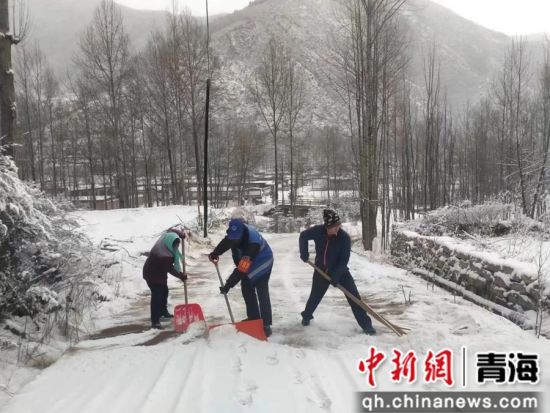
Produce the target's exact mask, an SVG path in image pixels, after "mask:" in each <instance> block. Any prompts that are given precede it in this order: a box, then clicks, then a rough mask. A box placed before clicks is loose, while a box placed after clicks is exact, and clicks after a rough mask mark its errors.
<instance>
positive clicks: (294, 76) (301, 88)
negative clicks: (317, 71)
mask: <svg viewBox="0 0 550 413" xmlns="http://www.w3.org/2000/svg"><path fill="white" fill-rule="evenodd" d="M288 57H289V58H288V79H287V105H286V110H287V115H286V121H287V127H288V138H289V149H290V207H291V209H292V214H293V215H294V216H296V209H295V204H296V186H297V185H296V179H295V178H296V173H295V146H296V145H295V136H294V131H295V128H296V124H297V122H298V120H299V118H300V116H301V114H302V110H303V108H304V103H305V102H304V99H305V82H304V77H303V74H302V70H303V69H302V67H301V66H300V65H298V63H297V62H296V60H295V58H294V57H293V55H292V54H291V53H289V56H288Z"/></svg>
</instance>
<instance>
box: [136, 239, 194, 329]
mask: <svg viewBox="0 0 550 413" xmlns="http://www.w3.org/2000/svg"><path fill="white" fill-rule="evenodd" d="M180 237H185V236H184V235H180V234H177V233H175V232H171V231H168V232H166V233H165V234H163V235H162V236H161V237H160V238H159V239H158V240H157V242H155V245H154V246H153V248H151V251H150V253H149V256H148V257H147V259H146V260H145V263H144V264H143V278H144V279H145V281H147V286H148V287H149V289H150V290H151V326H152V327H153V328H157V329H160V328H162V326H161V324H160V319H161V317H165V318H171V317H172V314H170V313H169V312H168V307H167V305H168V273H170V274H172V275H173V276H174V277H176V278H179V279H180V280H182V281H185V280H186V279H187V274H185V273H184V272H182V267H181V258H182V256H181V253H180V252H179V246H180V243H181V239H180Z"/></svg>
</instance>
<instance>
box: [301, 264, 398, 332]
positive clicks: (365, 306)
mask: <svg viewBox="0 0 550 413" xmlns="http://www.w3.org/2000/svg"><path fill="white" fill-rule="evenodd" d="M307 263H308V264H309V265H311V266H312V267H313V268H314V269H315V271H317V273H319V274H321V276H322V277H323V278H325V279H326V280H327V281H329V282H330V280H331V277H330V275H329V274H327V273H326V272H325V271H323V270H322V269H320V268H319V267H317V266H316V265H315V264H314V263H312V262H311V261H309V260H308V261H307ZM336 287H337V288H339V289H340V291H342V292H343V293H344V294H345V296H346V297H348V298H349V299H350V300H351V301H353V302H354V303H355V304H357V305H358V306H359V307H361V308H362V309H363V310H365V311H366V312H367V313H368V314H369V315H371V316H372V317H373V318H374V319H375V320H377V321H379V322H380V323H381V324H383V325H385V326H386V327H388V328H389V329H390V330H391V331H393V332H394V333H395V334H396V335H397V336H398V337H401V336H404V335H405V334H407V332H406V331H405V330H406V329H405V328H402V327H399V326H397V325H395V324H393V323H391V322H389V321H388V320H386V318H384V317H383V316H382V315H380V314H378V313H377V312H376V311H374V309H373V308H372V307H371V306H370V305H368V304H367V303H365V302H364V301H362V300H360V299H359V298H357V297H355V296H354V295H353V294H351V293H350V292H349V291H348V290H346V289H345V288H344V287H342V286H341V285H340V284H337V285H336Z"/></svg>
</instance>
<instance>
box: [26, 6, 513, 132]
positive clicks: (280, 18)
mask: <svg viewBox="0 0 550 413" xmlns="http://www.w3.org/2000/svg"><path fill="white" fill-rule="evenodd" d="M99 2H100V0H85V1H84V0H80V1H75V0H48V1H44V0H29V5H30V9H31V13H32V15H33V22H34V33H33V34H34V37H35V38H36V39H38V40H39V41H40V44H41V47H42V48H43V49H44V51H45V52H46V54H47V55H48V56H49V59H50V62H51V63H52V65H53V66H54V68H55V69H56V70H57V71H58V73H63V72H64V71H65V70H66V67H67V65H68V64H69V63H70V61H71V57H72V55H73V53H74V51H75V50H76V49H77V45H78V38H79V35H80V33H81V32H82V30H83V29H84V28H85V27H86V26H87V25H88V24H89V22H90V21H91V19H92V17H93V11H94V9H95V7H96V6H97V5H98V4H99ZM121 8H122V11H123V16H124V19H125V23H126V28H127V31H128V33H129V35H130V39H131V43H132V48H133V50H139V49H140V48H142V47H143V46H144V45H145V43H146V41H147V39H148V36H149V33H150V32H151V31H153V30H154V29H156V28H160V27H162V26H163V24H164V22H165V19H166V12H159V11H148V10H133V9H129V8H126V7H121ZM342 10H343V5H342V0H256V1H254V2H251V3H250V5H249V6H247V7H246V8H244V9H242V10H239V11H236V12H234V13H231V14H228V15H225V16H221V17H219V18H217V19H212V21H211V23H212V24H211V31H212V46H213V48H214V49H215V51H216V53H217V54H218V55H219V56H221V57H222V61H223V62H224V66H223V70H222V72H221V78H219V79H218V81H219V82H221V83H223V84H224V86H225V87H226V89H227V90H228V92H229V94H228V97H227V98H226V99H225V100H224V105H228V106H231V108H232V110H234V111H236V112H237V116H239V117H241V116H242V117H245V116H247V115H249V114H251V113H254V111H255V108H254V107H253V105H252V104H251V103H249V101H250V99H249V96H248V92H247V87H248V86H247V85H249V84H250V80H251V75H252V72H253V70H254V68H255V67H256V66H257V64H258V62H259V61H260V56H261V54H262V51H263V48H264V46H265V44H266V43H267V40H268V39H269V37H270V36H271V35H277V36H278V37H280V38H283V39H287V41H288V42H289V43H291V44H292V46H293V49H294V52H295V54H296V57H297V59H298V61H299V63H300V65H301V66H302V67H303V68H304V70H305V72H306V78H307V83H308V95H309V103H308V110H307V112H308V114H311V119H310V120H309V121H311V122H313V123H318V124H332V123H334V122H338V121H339V120H340V121H341V119H342V114H343V109H342V108H341V106H342V105H341V104H340V102H339V100H338V96H337V95H336V93H335V91H334V90H333V87H332V86H331V82H330V80H329V75H328V73H329V69H328V66H329V64H328V62H327V60H328V59H329V53H328V51H329V44H330V42H331V40H330V39H331V36H332V35H333V34H334V33H335V32H336V31H337V30H338V29H339V27H340V24H341V23H340V20H341V17H339V16H341V14H342ZM401 15H402V17H403V19H402V20H403V23H404V25H405V27H406V32H407V33H408V39H407V41H408V46H407V51H408V53H409V56H410V65H409V69H408V77H409V80H410V81H411V82H412V84H413V85H416V89H417V90H418V91H422V90H423V85H424V78H423V76H424V75H423V72H424V57H425V56H426V54H427V51H428V50H429V49H430V48H431V47H432V44H433V42H435V44H436V46H437V48H438V57H439V58H440V60H441V82H442V91H446V93H447V95H448V100H449V102H450V103H451V105H453V106H454V107H458V106H461V105H463V104H465V103H466V102H467V101H468V100H470V101H476V100H477V98H478V96H479V95H480V94H481V93H482V92H483V90H484V88H485V87H486V86H487V84H488V83H489V81H490V79H491V78H492V76H493V75H494V74H495V72H496V71H497V70H498V68H499V67H500V66H501V62H502V59H503V55H504V51H505V49H506V47H507V46H508V44H509V42H510V38H509V37H508V36H506V35H504V34H501V33H497V32H494V31H491V30H489V29H486V28H484V27H482V26H480V25H478V24H476V23H474V22H471V21H469V20H467V19H464V18H462V17H460V16H458V15H457V14H455V13H454V12H452V11H451V10H449V9H447V8H445V7H443V6H440V5H438V4H435V3H433V2H431V1H429V0H409V1H408V2H407V3H406V5H405V7H404V8H403V9H402V11H401Z"/></svg>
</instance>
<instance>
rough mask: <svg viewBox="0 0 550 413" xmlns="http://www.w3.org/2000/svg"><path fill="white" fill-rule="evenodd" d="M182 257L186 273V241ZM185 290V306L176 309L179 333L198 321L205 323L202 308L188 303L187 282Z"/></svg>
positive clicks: (185, 282) (176, 328) (176, 322)
mask: <svg viewBox="0 0 550 413" xmlns="http://www.w3.org/2000/svg"><path fill="white" fill-rule="evenodd" d="M181 256H182V260H181V261H182V265H183V272H184V273H186V271H185V244H184V240H183V239H182V240H181ZM183 290H184V292H185V304H180V305H177V306H176V308H175V309H174V330H175V331H177V332H178V333H185V332H186V331H187V329H188V328H189V325H190V324H193V323H195V322H197V321H204V315H203V313H202V308H201V306H200V305H198V304H189V303H188V302H187V281H184V282H183Z"/></svg>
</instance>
